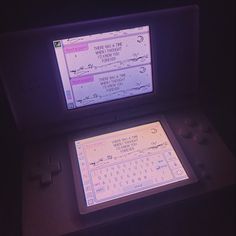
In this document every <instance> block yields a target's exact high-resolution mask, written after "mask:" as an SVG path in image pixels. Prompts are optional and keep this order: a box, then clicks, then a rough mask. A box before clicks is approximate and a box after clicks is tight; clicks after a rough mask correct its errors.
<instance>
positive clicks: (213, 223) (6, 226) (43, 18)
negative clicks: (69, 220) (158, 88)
mask: <svg viewBox="0 0 236 236" xmlns="http://www.w3.org/2000/svg"><path fill="white" fill-rule="evenodd" d="M191 3H197V4H198V5H199V7H200V90H199V91H200V99H201V102H202V105H203V108H204V110H205V112H206V114H207V116H208V118H209V119H210V121H211V122H212V124H213V126H215V128H216V130H217V131H218V133H219V134H220V136H221V137H222V139H223V140H224V142H225V143H226V145H227V146H228V147H229V149H230V150H231V151H232V152H233V153H234V154H235V153H236V148H235V145H234V141H235V113H234V108H235V102H234V100H235V99H234V96H235V77H234V59H235V58H234V56H235V54H234V53H235V48H234V37H235V35H234V33H235V32H234V28H235V25H234V21H235V19H234V16H235V6H234V0H228V1H206V0H205V1H204V0H199V1H180V0H179V1H177V0H175V1H174V0H156V1H155V0H152V1H151V0H143V1H128V0H127V1H122V0H120V1H117V0H114V1H110V2H107V1H106V2H105V1H95V0H93V1H91V0H87V1H80V0H78V1H75V2H70V1H64V3H62V2H59V1H48V3H43V2H42V1H40V2H37V1H36V2H35V1H29V2H26V1H16V0H15V1H9V2H5V3H2V5H1V7H0V33H3V32H9V31H16V30H22V29H30V28H36V27H43V26H48V25H54V24H63V23H71V22H76V21H81V20H89V19H96V18H103V17H109V16H115V15H123V14H129V13H135V12H144V11H149V10H156V9H160V8H167V7H173V6H182V5H187V4H191ZM0 50H1V49H0ZM0 53H1V51H0ZM0 147H1V149H0V150H1V152H0V161H1V162H0V166H1V175H2V178H1V180H2V181H1V182H3V183H2V187H1V197H2V198H3V199H2V201H1V205H0V213H1V214H0V216H1V219H0V224H2V226H3V227H1V228H2V229H3V231H2V232H4V234H2V235H20V230H21V208H20V206H21V192H20V191H21V185H20V184H21V180H20V178H21V176H20V171H21V158H22V148H21V141H20V136H19V133H18V131H17V129H16V127H15V124H14V120H13V117H12V114H11V111H10V107H9V104H8V101H7V98H6V94H5V92H4V90H3V87H2V84H1V83H0ZM233 202H234V200H233V195H232V191H231V190H230V191H229V190H224V191H221V192H219V193H215V194H214V196H210V197H206V198H204V199H201V200H199V203H198V204H197V205H193V204H191V203H181V204H180V206H181V207H180V206H175V207H173V208H169V209H167V210H165V211H164V210H163V211H161V212H160V214H155V215H153V216H152V217H151V219H150V217H149V218H148V217H147V218H145V219H144V218H137V219H135V222H132V221H131V222H126V223H122V224H119V225H114V226H110V227H108V228H104V229H102V230H100V231H98V232H97V235H100V234H101V235H111V234H112V235H113V234H115V232H116V233H117V235H119V234H123V235H126V234H128V235H134V234H137V233H138V232H139V233H143V234H144V235H145V234H146V235H156V234H161V235H199V234H201V235H213V234H214V235H222V234H223V235H227V236H228V235H229V236H230V235H234V233H233V231H234V227H235V225H234V219H235V209H234V204H233ZM183 209H185V211H184V212H183ZM178 211H181V214H179V213H178ZM176 215H177V217H176ZM175 217H176V218H175ZM158 224H159V226H158ZM166 224H167V225H166ZM166 226H167V227H166ZM134 228H136V230H134Z"/></svg>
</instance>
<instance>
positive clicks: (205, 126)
mask: <svg viewBox="0 0 236 236" xmlns="http://www.w3.org/2000/svg"><path fill="white" fill-rule="evenodd" d="M199 129H200V130H201V131H202V132H204V133H210V132H211V127H210V126H209V125H208V124H200V126H199Z"/></svg>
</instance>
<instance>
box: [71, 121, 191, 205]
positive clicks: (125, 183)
mask: <svg viewBox="0 0 236 236" xmlns="http://www.w3.org/2000/svg"><path fill="white" fill-rule="evenodd" d="M75 147H76V153H77V160H78V163H79V168H80V173H81V178H82V182H83V189H84V195H85V199H86V204H87V206H88V207H89V206H94V205H97V204H100V203H105V202H108V201H112V200H114V199H118V198H122V197H126V196H129V195H132V194H136V193H140V192H143V191H146V190H151V189H154V188H160V187H163V186H167V185H171V184H172V185H173V183H177V182H181V181H183V180H186V179H189V176H188V175H187V173H186V171H185V169H184V167H183V165H182V163H181V161H180V159H179V157H178V156H177V154H176V152H175V150H174V148H173V146H172V145H171V143H170V141H169V139H168V137H167V135H166V133H165V131H164V129H163V127H162V125H161V123H160V122H159V121H156V122H153V123H149V124H145V125H140V126H136V127H133V128H128V129H124V130H120V131H115V132H111V133H107V134H103V135H99V136H94V137H90V138H86V139H81V140H76V141H75Z"/></svg>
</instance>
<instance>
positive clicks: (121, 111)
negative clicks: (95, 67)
mask: <svg viewBox="0 0 236 236" xmlns="http://www.w3.org/2000/svg"><path fill="white" fill-rule="evenodd" d="M144 24H145V25H149V26H150V30H151V39H152V42H151V47H152V55H153V58H152V67H153V77H154V82H155V93H154V94H151V95H150V96H145V98H144V97H142V96H141V97H139V98H136V99H127V100H121V101H117V102H109V103H104V104H99V105H96V106H91V107H88V108H83V109H75V110H71V111H68V110H67V109H66V106H65V101H64V100H63V91H62V86H61V81H60V74H59V71H58V67H57V62H56V58H55V54H54V51H53V50H54V49H53V44H52V42H53V40H55V39H58V38H68V37H73V36H75V37H76V36H81V35H89V34H94V33H101V32H107V31H109V30H111V31H112V30H119V29H125V28H129V27H131V28H132V27H137V26H140V25H144ZM16 41H17V42H18V43H17V44H16V43H15V42H16ZM0 42H1V55H0V69H1V70H0V72H1V78H2V79H3V85H4V87H5V90H6V93H7V96H8V99H9V102H10V105H11V109H12V112H13V114H14V118H15V121H16V124H17V127H18V128H19V130H20V131H21V134H22V137H23V138H24V143H25V158H24V161H23V171H22V175H23V178H22V194H23V197H22V214H23V215H22V220H23V222H22V226H23V227H22V230H23V235H25V236H29V235H35V236H37V235H38V236H41V235H49V236H50V235H52V236H53V235H69V234H73V233H75V234H76V233H78V232H79V231H82V230H84V229H88V228H93V227H94V226H96V225H101V224H104V223H108V222H112V221H115V220H118V219H125V218H126V217H129V216H134V215H136V214H142V213H143V212H147V211H151V210H156V209H158V208H159V207H160V206H164V205H167V204H169V203H174V202H178V201H180V200H184V199H188V198H191V197H196V196H200V195H203V194H206V193H209V192H212V191H214V190H218V189H222V188H224V187H227V186H230V185H232V184H235V176H234V165H235V161H234V157H233V156H232V154H231V153H230V152H229V150H228V149H227V148H226V146H225V145H224V144H223V141H222V140H221V139H220V138H219V136H218V135H217V134H216V132H215V131H214V128H213V127H211V125H210V124H209V122H208V121H207V119H206V117H205V116H204V115H203V114H202V112H201V111H200V110H199V109H197V108H195V105H194V104H195V103H194V102H193V100H196V93H197V83H198V8H197V7H196V6H187V7H182V8H176V9H167V10H160V11H157V12H149V13H142V14H135V15H130V16H122V17H114V18H110V19H101V20H97V21H89V22H82V23H74V24H69V25H62V26H55V27H49V28H44V29H36V30H32V31H25V32H18V33H10V34H6V35H2V36H1V37H0ZM13 67H14V70H13V69H12V68H13ZM32 78H33V79H32ZM184 107H192V109H186V110H184V109H183V108H184ZM159 115H163V116H164V117H165V119H166V122H167V123H168V124H169V126H170V128H171V129H172V131H173V133H174V136H175V138H176V139H177V142H178V143H179V144H180V146H181V147H182V149H183V152H184V153H185V156H186V157H187V159H188V161H189V164H190V165H191V166H192V168H193V170H194V172H195V174H196V176H197V178H198V182H197V183H195V184H191V185H189V186H185V187H181V188H176V189H174V190H171V191H168V192H163V193H160V194H157V195H153V196H150V197H147V198H144V199H141V200H136V201H133V202H129V203H126V204H122V205H119V206H116V207H112V208H108V209H105V210H102V211H98V212H97V213H94V214H89V215H87V216H81V215H80V214H79V212H78V210H77V209H78V208H77V203H76V195H75V189H74V181H73V176H72V168H71V162H70V156H69V155H70V154H69V150H68V140H67V136H68V135H70V134H72V133H74V132H80V130H83V132H84V131H86V132H90V133H92V132H93V129H103V128H104V129H109V128H110V127H111V128H112V126H113V125H120V128H121V129H122V124H123V125H124V124H126V123H129V122H131V121H135V120H136V121H137V122H138V123H143V124H145V123H146V122H148V121H150V120H153V121H155V120H156V117H158V116H159ZM40 182H41V184H40Z"/></svg>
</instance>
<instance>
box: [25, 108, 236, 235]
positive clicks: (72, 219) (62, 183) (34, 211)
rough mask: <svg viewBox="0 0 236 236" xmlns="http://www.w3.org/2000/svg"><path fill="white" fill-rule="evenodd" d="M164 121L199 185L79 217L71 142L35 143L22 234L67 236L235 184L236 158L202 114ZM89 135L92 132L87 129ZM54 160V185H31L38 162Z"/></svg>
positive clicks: (27, 161) (192, 112) (169, 116)
mask: <svg viewBox="0 0 236 236" xmlns="http://www.w3.org/2000/svg"><path fill="white" fill-rule="evenodd" d="M164 117H165V118H166V121H167V122H168V124H169V126H170V127H171V128H172V130H173V132H174V136H175V138H176V139H177V141H178V143H179V144H180V146H181V148H182V149H183V151H184V153H185V155H186V156H187V159H188V161H189V163H190V165H191V166H192V168H193V170H194V172H195V174H196V176H197V178H198V182H197V183H194V184H192V185H189V186H185V187H181V188H179V189H178V188H177V189H174V190H170V191H168V192H163V193H160V194H157V195H155V196H150V197H147V198H145V199H141V200H135V201H133V202H130V203H126V204H122V205H119V206H116V207H113V208H111V209H105V210H101V211H98V212H97V213H92V214H89V215H87V216H83V215H80V214H79V212H78V206H77V201H76V196H75V191H74V186H73V175H72V168H71V162H70V157H69V152H68V140H67V139H66V137H65V136H58V137H57V138H52V139H49V140H47V141H44V142H43V143H41V144H39V143H38V142H37V143H35V144H31V145H29V147H28V149H27V153H26V155H25V157H26V159H25V161H24V163H25V166H24V171H23V173H24V177H23V229H24V235H39V236H40V235H67V234H69V233H73V232H79V231H81V230H84V229H88V228H93V227H94V226H96V225H102V224H104V223H109V222H113V221H116V220H120V219H125V218H126V217H129V216H134V215H136V214H142V213H144V212H147V211H152V210H155V209H158V208H159V207H160V206H164V205H167V204H170V203H174V202H178V201H181V200H184V199H188V198H191V197H197V196H201V195H203V194H206V193H210V192H212V191H215V190H219V189H223V188H225V187H228V186H231V185H233V184H235V168H234V167H235V159H234V157H233V155H232V154H231V153H230V152H229V150H228V149H227V147H226V146H225V145H224V144H223V142H222V140H221V138H220V137H219V136H218V135H217V133H216V132H215V130H214V128H213V127H212V126H211V124H210V123H209V122H208V120H207V119H206V117H205V116H204V115H203V114H202V113H201V112H200V111H199V110H198V109H191V110H180V111H177V112H167V113H166V114H164ZM135 120H136V121H137V122H138V123H144V124H145V123H146V122H150V121H155V120H156V115H150V116H146V117H141V118H138V119H135ZM129 122H130V120H128V121H122V122H121V123H123V124H125V123H129ZM113 125H115V124H110V125H107V126H105V127H102V128H104V129H107V128H109V126H110V127H112V126H113ZM121 127H122V125H121ZM100 128H101V127H99V129H100ZM88 132H89V133H91V132H94V131H93V130H92V129H88ZM186 134H188V135H186ZM32 157H33V158H32ZM50 157H51V158H52V159H53V161H54V162H60V164H61V170H60V172H59V173H58V174H57V175H53V176H52V184H50V186H45V187H40V183H39V180H38V181H29V173H30V171H31V169H32V167H33V166H35V164H36V163H37V161H39V162H45V160H48V159H49V158H50ZM42 226H43V227H42Z"/></svg>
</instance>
